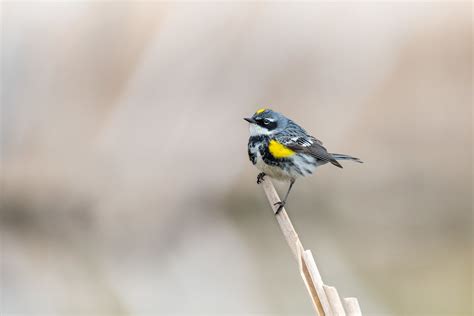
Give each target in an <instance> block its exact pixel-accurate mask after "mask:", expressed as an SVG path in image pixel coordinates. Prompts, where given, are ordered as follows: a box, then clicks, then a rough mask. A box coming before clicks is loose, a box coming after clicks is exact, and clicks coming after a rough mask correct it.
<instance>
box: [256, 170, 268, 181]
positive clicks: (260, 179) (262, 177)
mask: <svg viewBox="0 0 474 316" xmlns="http://www.w3.org/2000/svg"><path fill="white" fill-rule="evenodd" d="M265 176H266V174H265V172H260V173H259V174H258V176H257V184H260V183H262V181H265V179H264V178H265Z"/></svg>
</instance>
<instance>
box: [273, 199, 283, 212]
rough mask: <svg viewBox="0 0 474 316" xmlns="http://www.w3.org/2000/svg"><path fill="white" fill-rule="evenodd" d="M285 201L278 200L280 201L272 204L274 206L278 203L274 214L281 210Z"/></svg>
mask: <svg viewBox="0 0 474 316" xmlns="http://www.w3.org/2000/svg"><path fill="white" fill-rule="evenodd" d="M285 203H286V202H284V201H280V202H276V203H275V204H273V205H274V206H277V205H278V208H277V210H276V212H275V215H276V214H278V213H280V211H281V210H282V208H283V207H284V206H285Z"/></svg>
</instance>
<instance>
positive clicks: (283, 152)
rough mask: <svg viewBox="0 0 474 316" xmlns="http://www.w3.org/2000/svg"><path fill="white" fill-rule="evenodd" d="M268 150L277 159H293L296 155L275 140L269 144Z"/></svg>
mask: <svg viewBox="0 0 474 316" xmlns="http://www.w3.org/2000/svg"><path fill="white" fill-rule="evenodd" d="M268 150H269V151H270V154H272V156H273V157H275V158H286V157H291V156H293V155H294V154H295V152H294V151H293V150H291V149H290V148H288V147H286V146H285V145H283V144H280V143H279V142H277V141H276V140H273V139H272V140H271V141H270V143H269V144H268Z"/></svg>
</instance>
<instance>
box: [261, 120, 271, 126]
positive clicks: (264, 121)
mask: <svg viewBox="0 0 474 316" xmlns="http://www.w3.org/2000/svg"><path fill="white" fill-rule="evenodd" d="M270 123H271V121H270V120H269V119H263V124H265V125H268V124H270Z"/></svg>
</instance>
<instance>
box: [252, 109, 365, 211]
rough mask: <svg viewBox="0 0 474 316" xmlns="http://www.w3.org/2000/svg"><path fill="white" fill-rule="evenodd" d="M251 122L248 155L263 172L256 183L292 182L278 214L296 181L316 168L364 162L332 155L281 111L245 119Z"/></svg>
mask: <svg viewBox="0 0 474 316" xmlns="http://www.w3.org/2000/svg"><path fill="white" fill-rule="evenodd" d="M244 120H246V121H247V122H249V123H250V126H249V130H250V138H249V143H248V155H249V158H250V161H251V162H252V164H254V165H255V166H256V167H257V168H258V169H259V170H260V171H262V172H261V173H259V175H258V176H257V183H261V181H263V180H264V177H265V175H268V176H270V177H272V178H274V179H277V180H284V181H289V182H290V186H289V188H288V191H287V192H286V194H285V198H284V199H283V201H280V202H277V203H275V206H276V205H278V209H277V211H276V214H278V212H280V210H281V209H282V208H283V206H285V204H286V200H287V198H288V195H289V194H290V191H291V188H292V187H293V184H294V183H295V181H296V179H297V178H300V177H305V176H308V175H311V174H312V173H313V172H314V170H315V169H316V167H319V166H321V165H324V164H326V163H328V162H329V163H331V164H333V165H334V166H336V167H339V168H342V166H341V164H340V163H339V162H338V160H352V161H356V162H359V163H362V161H361V160H360V159H359V158H355V157H352V156H349V155H344V154H334V153H329V152H328V151H327V150H326V148H325V147H324V146H323V143H322V142H321V141H320V140H318V139H316V138H315V137H313V136H311V135H309V134H307V133H306V131H305V130H304V129H303V128H302V127H301V126H299V125H298V124H296V123H295V122H293V121H292V120H290V119H289V118H287V117H286V116H284V115H283V114H280V113H278V112H275V111H272V110H271V109H266V108H263V109H259V110H257V112H255V114H254V115H253V116H252V117H246V118H244Z"/></svg>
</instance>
